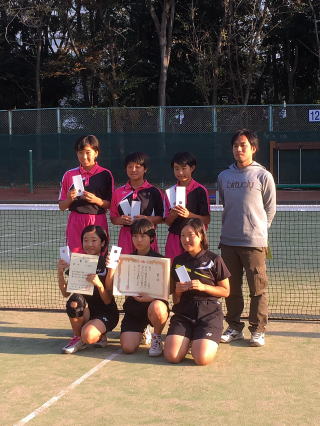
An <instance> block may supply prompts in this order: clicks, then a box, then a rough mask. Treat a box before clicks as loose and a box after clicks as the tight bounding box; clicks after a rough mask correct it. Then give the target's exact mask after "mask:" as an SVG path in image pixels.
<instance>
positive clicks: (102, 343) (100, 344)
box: [94, 334, 108, 348]
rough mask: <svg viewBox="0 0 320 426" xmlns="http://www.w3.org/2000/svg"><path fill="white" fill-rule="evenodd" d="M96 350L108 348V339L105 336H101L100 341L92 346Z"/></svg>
mask: <svg viewBox="0 0 320 426" xmlns="http://www.w3.org/2000/svg"><path fill="white" fill-rule="evenodd" d="M94 346H96V347H97V348H105V347H106V346H108V339H107V336H106V335H105V334H103V335H102V336H101V337H100V339H99V340H98V341H97V342H96V343H95V344H94Z"/></svg>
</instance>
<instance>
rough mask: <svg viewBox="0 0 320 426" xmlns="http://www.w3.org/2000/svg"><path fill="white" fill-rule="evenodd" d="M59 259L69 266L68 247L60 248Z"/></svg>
mask: <svg viewBox="0 0 320 426" xmlns="http://www.w3.org/2000/svg"><path fill="white" fill-rule="evenodd" d="M60 259H62V260H64V261H65V262H67V263H68V264H70V249H69V247H68V246H64V247H60Z"/></svg>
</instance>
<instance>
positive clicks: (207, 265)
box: [196, 259, 214, 269]
mask: <svg viewBox="0 0 320 426" xmlns="http://www.w3.org/2000/svg"><path fill="white" fill-rule="evenodd" d="M202 265H204V266H199V267H198V268H196V269H210V268H213V266H214V263H213V261H212V260H211V259H210V261H209V263H207V262H202Z"/></svg>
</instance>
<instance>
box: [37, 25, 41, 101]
mask: <svg viewBox="0 0 320 426" xmlns="http://www.w3.org/2000/svg"><path fill="white" fill-rule="evenodd" d="M41 51H42V30H41V29H40V28H39V29H38V31H37V59H36V108H41V81H40V70H41Z"/></svg>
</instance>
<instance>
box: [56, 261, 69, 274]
mask: <svg viewBox="0 0 320 426" xmlns="http://www.w3.org/2000/svg"><path fill="white" fill-rule="evenodd" d="M68 266H69V265H68V263H67V262H66V261H65V260H62V259H59V261H58V264H57V268H58V271H59V272H64V270H65V269H67V268H68Z"/></svg>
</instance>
